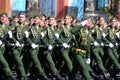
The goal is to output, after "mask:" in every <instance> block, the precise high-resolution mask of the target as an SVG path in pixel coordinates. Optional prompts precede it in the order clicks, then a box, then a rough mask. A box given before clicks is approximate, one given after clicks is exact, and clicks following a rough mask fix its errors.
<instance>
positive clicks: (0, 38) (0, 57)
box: [0, 24, 12, 77]
mask: <svg viewBox="0 0 120 80" xmlns="http://www.w3.org/2000/svg"><path fill="white" fill-rule="evenodd" d="M7 27H8V26H7ZM7 27H6V25H4V24H3V25H0V63H1V66H2V68H3V70H4V71H5V75H6V76H7V77H11V76H12V71H11V69H10V67H9V64H8V63H7V61H6V59H5V58H4V51H5V42H6V39H7V37H6V36H7V34H8V33H7Z"/></svg>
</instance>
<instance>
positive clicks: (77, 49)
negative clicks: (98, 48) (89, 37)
mask: <svg viewBox="0 0 120 80" xmlns="http://www.w3.org/2000/svg"><path fill="white" fill-rule="evenodd" d="M75 50H76V51H78V52H82V53H86V52H87V51H86V50H83V49H80V48H75Z"/></svg>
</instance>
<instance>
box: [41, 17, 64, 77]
mask: <svg viewBox="0 0 120 80" xmlns="http://www.w3.org/2000/svg"><path fill="white" fill-rule="evenodd" d="M48 21H49V24H48V26H46V31H45V33H41V34H42V35H44V37H43V39H42V44H43V45H44V46H45V47H46V48H43V50H42V51H43V54H44V56H45V58H46V61H47V63H48V66H49V67H50V70H51V71H52V74H53V75H54V76H55V77H56V78H57V79H62V77H61V75H59V72H58V70H57V68H56V66H55V63H54V61H53V58H52V53H53V48H54V45H55V43H56V37H55V31H56V27H55V26H56V25H57V24H56V20H55V18H54V16H49V18H48Z"/></svg>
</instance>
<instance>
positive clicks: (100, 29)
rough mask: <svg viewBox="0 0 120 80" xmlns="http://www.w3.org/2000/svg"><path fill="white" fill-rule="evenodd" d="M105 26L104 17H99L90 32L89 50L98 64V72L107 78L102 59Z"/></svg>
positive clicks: (108, 75)
mask: <svg viewBox="0 0 120 80" xmlns="http://www.w3.org/2000/svg"><path fill="white" fill-rule="evenodd" d="M106 27H107V25H106V23H105V20H104V18H103V17H99V19H98V21H97V24H96V25H95V28H94V31H93V32H92V40H91V45H92V47H91V48H92V49H91V50H92V54H93V55H94V59H95V60H96V63H97V64H98V66H99V69H100V73H99V74H101V75H102V76H104V77H105V78H108V79H109V77H110V74H109V73H108V71H107V70H106V69H105V66H104V64H103V61H102V58H103V56H104V51H103V44H104V43H106V39H105V35H104V34H105V33H106V32H107V28H106Z"/></svg>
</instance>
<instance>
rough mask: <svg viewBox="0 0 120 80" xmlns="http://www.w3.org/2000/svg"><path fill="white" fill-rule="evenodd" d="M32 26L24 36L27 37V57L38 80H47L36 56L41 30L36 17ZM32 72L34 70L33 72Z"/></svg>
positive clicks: (39, 20) (39, 44)
mask: <svg viewBox="0 0 120 80" xmlns="http://www.w3.org/2000/svg"><path fill="white" fill-rule="evenodd" d="M33 19H34V24H33V25H32V26H30V30H29V32H28V31H27V32H26V33H25V34H26V35H29V36H28V37H27V36H26V37H27V44H28V45H30V47H29V48H28V49H27V50H28V51H29V52H28V53H27V54H29V57H30V59H31V61H32V64H33V67H35V68H36V69H37V75H38V77H39V79H45V80H48V77H47V76H46V73H45V71H44V69H43V68H42V65H41V63H40V61H39V58H38V54H39V49H40V46H41V43H40V40H41V34H40V32H41V30H40V22H41V19H40V17H39V16H38V15H36V16H34V18H33ZM33 71H34V70H33Z"/></svg>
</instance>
